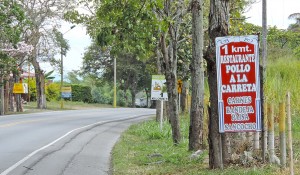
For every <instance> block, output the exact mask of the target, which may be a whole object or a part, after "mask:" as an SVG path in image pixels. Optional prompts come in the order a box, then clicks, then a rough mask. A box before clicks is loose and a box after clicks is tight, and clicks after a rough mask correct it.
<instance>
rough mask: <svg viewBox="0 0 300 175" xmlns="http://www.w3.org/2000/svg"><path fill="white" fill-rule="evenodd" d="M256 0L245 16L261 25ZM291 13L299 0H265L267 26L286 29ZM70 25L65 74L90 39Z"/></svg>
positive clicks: (76, 64)
mask: <svg viewBox="0 0 300 175" xmlns="http://www.w3.org/2000/svg"><path fill="white" fill-rule="evenodd" d="M257 1H258V3H255V4H253V5H252V6H251V7H250V8H249V9H248V11H247V12H246V13H245V16H246V17H247V21H248V22H250V23H253V24H256V25H260V26H261V24H262V19H261V14H262V3H261V0H257ZM292 13H300V0H267V25H268V26H275V25H276V26H277V27H278V28H280V29H286V28H287V27H288V26H289V24H291V23H294V21H293V20H289V19H288V16H289V15H290V14H292ZM71 26H72V24H70V23H64V24H63V25H62V28H61V30H60V31H61V32H62V33H64V37H65V39H67V40H68V42H69V44H70V50H69V51H68V53H67V55H66V57H64V73H65V75H67V72H70V71H72V70H79V69H80V67H81V65H82V57H83V54H84V52H85V48H87V47H88V46H89V45H90V43H91V39H90V37H89V36H88V35H87V34H86V31H85V28H84V27H83V26H80V25H76V27H75V28H73V29H72V30H69V29H70V27H71ZM68 30H69V31H68ZM65 32H66V33H65ZM58 58H60V56H58ZM43 68H45V69H46V70H49V65H44V66H43ZM59 75H60V74H59V73H57V76H59ZM64 77H65V76H64Z"/></svg>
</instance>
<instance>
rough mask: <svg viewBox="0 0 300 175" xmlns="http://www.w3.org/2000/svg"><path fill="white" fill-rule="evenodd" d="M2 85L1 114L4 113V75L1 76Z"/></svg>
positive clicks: (0, 82) (0, 83)
mask: <svg viewBox="0 0 300 175" xmlns="http://www.w3.org/2000/svg"><path fill="white" fill-rule="evenodd" d="M0 85H1V110H0V115H4V104H5V102H4V99H5V97H4V82H3V75H1V77H0Z"/></svg>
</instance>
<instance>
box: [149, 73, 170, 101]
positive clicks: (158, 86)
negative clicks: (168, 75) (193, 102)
mask: <svg viewBox="0 0 300 175" xmlns="http://www.w3.org/2000/svg"><path fill="white" fill-rule="evenodd" d="M151 100H163V101H168V94H167V85H166V79H165V76H164V75H152V84H151Z"/></svg>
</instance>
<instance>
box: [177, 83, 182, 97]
mask: <svg viewBox="0 0 300 175" xmlns="http://www.w3.org/2000/svg"><path fill="white" fill-rule="evenodd" d="M177 90H178V94H181V92H182V80H180V79H179V80H178V81H177Z"/></svg>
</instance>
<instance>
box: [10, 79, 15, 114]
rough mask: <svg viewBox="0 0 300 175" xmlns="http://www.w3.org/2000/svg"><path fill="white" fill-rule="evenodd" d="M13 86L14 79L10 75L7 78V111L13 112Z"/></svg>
mask: <svg viewBox="0 0 300 175" xmlns="http://www.w3.org/2000/svg"><path fill="white" fill-rule="evenodd" d="M13 88H14V80H13V78H12V77H10V78H9V89H10V93H9V111H11V112H14V111H15V106H14V101H15V99H14V94H13Z"/></svg>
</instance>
